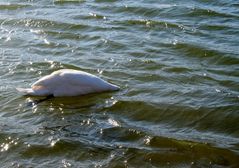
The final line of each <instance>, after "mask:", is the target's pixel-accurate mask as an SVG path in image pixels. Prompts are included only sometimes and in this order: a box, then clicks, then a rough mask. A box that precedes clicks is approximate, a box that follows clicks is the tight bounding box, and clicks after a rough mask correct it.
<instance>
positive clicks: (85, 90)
mask: <svg viewBox="0 0 239 168" xmlns="http://www.w3.org/2000/svg"><path fill="white" fill-rule="evenodd" d="M16 89H17V90H18V91H19V92H20V93H22V94H23V95H29V96H46V98H45V99H40V100H39V101H38V102H36V103H40V102H42V101H45V100H48V99H50V98H52V97H65V96H80V95H85V94H90V93H100V92H106V91H117V90H119V89H120V87H119V86H117V85H115V84H112V83H109V82H107V81H105V80H103V79H101V78H99V77H97V76H95V75H93V74H90V73H87V72H84V71H79V70H73V69H61V70H58V71H54V72H52V73H51V74H50V75H46V76H44V77H42V78H40V79H39V80H37V81H36V82H34V83H33V84H32V85H31V88H16Z"/></svg>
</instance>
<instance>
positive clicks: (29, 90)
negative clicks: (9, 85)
mask: <svg viewBox="0 0 239 168" xmlns="http://www.w3.org/2000/svg"><path fill="white" fill-rule="evenodd" d="M16 89H17V91H19V92H20V93H22V94H23V95H35V92H34V90H33V89H32V88H16Z"/></svg>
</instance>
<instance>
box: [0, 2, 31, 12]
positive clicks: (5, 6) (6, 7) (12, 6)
mask: <svg viewBox="0 0 239 168" xmlns="http://www.w3.org/2000/svg"><path fill="white" fill-rule="evenodd" d="M28 7H31V5H27V4H12V3H7V4H0V10H18V9H22V8H28Z"/></svg>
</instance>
